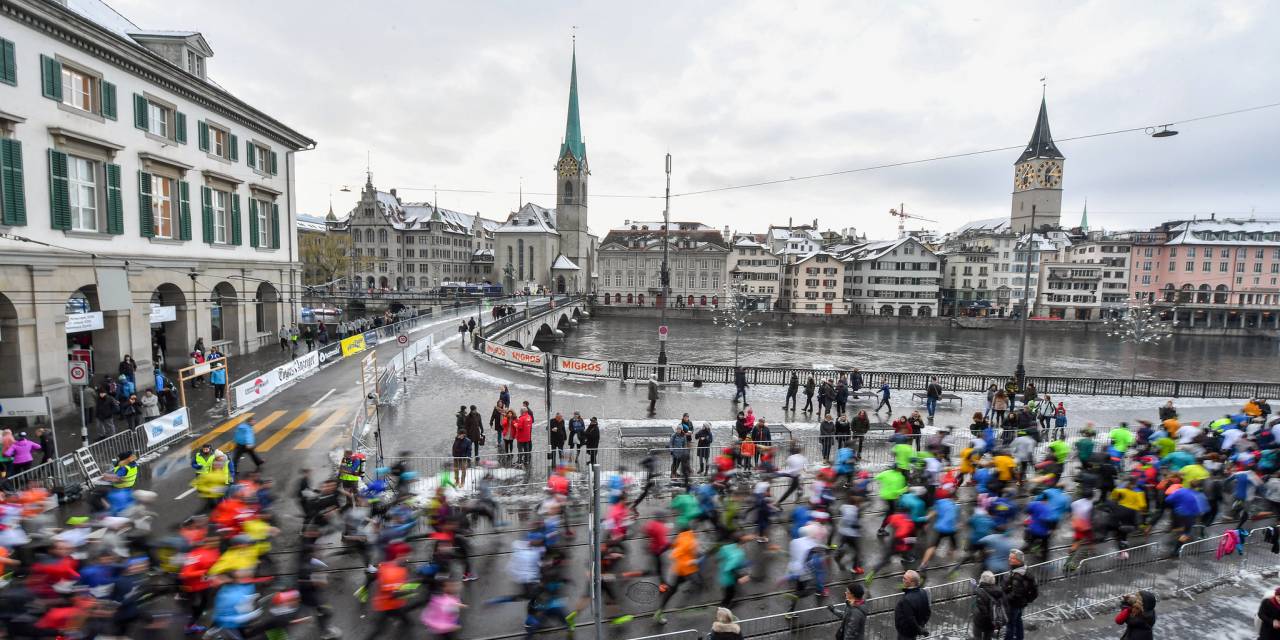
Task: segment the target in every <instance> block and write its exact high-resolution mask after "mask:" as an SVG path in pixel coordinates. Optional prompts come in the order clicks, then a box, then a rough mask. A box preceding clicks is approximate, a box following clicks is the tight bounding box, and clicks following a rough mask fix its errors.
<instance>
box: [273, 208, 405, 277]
mask: <svg viewBox="0 0 1280 640" xmlns="http://www.w3.org/2000/svg"><path fill="white" fill-rule="evenodd" d="M271 207H272V204H271V201H270V200H259V201H258V218H257V219H256V220H253V221H252V223H253V224H255V225H257V226H258V246H259V247H274V246H276V245H275V238H274V237H273V234H274V230H273V229H272V228H271ZM383 251H385V249H383ZM383 271H386V269H383Z"/></svg>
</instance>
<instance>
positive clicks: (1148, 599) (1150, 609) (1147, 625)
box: [1116, 591, 1156, 640]
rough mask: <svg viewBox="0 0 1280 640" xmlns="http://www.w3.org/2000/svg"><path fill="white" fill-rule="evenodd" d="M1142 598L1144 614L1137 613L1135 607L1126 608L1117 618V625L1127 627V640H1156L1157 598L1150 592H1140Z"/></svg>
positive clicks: (1125, 632) (1125, 633) (1125, 634)
mask: <svg viewBox="0 0 1280 640" xmlns="http://www.w3.org/2000/svg"><path fill="white" fill-rule="evenodd" d="M1138 595H1139V597H1141V598H1142V612H1141V613H1135V612H1134V610H1133V607H1130V606H1125V608H1123V609H1121V610H1120V613H1119V615H1117V616H1116V624H1123V625H1125V631H1124V637H1125V639H1126V640H1154V638H1155V634H1154V631H1153V630H1154V629H1155V626H1156V596H1155V594H1153V593H1151V592H1150V591H1139V592H1138Z"/></svg>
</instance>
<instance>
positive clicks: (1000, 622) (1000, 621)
mask: <svg viewBox="0 0 1280 640" xmlns="http://www.w3.org/2000/svg"><path fill="white" fill-rule="evenodd" d="M978 591H981V592H982V595H983V597H985V598H986V599H987V600H990V601H991V628H992V629H995V630H996V631H999V630H1000V629H1003V628H1004V627H1005V626H1006V625H1008V624H1009V609H1008V607H1006V606H1005V604H1004V602H1002V601H1000V600H996V599H995V597H993V596H992V595H991V594H989V593H987V592H986V591H983V590H982V588H981V587H979V589H978Z"/></svg>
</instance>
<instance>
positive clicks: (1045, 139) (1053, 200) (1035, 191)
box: [1009, 97, 1065, 233]
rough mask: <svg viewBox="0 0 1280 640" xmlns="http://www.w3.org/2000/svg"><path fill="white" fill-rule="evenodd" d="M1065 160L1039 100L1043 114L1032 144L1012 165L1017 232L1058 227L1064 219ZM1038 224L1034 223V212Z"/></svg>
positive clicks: (1013, 217) (1011, 217) (1012, 217)
mask: <svg viewBox="0 0 1280 640" xmlns="http://www.w3.org/2000/svg"><path fill="white" fill-rule="evenodd" d="M1064 162H1065V158H1063V157H1062V152H1060V151H1058V147H1057V145H1055V144H1053V135H1052V134H1050V133H1049V110H1048V108H1047V107H1046V106H1045V100H1044V98H1043V97H1041V98H1040V115H1039V117H1038V118H1036V128H1035V130H1034V131H1032V132H1031V142H1028V143H1027V148H1026V150H1024V151H1023V152H1022V155H1021V156H1018V161H1017V162H1015V163H1013V211H1012V212H1011V213H1010V215H1009V222H1010V226H1011V228H1012V230H1013V231H1014V232H1015V233H1023V232H1026V231H1030V230H1032V225H1033V224H1034V228H1035V229H1039V228H1041V227H1044V226H1045V225H1048V226H1050V227H1057V226H1059V222H1060V219H1061V217H1062V166H1063V163H1064ZM1033 210H1034V211H1035V221H1034V223H1033V222H1032V219H1031V218H1032V211H1033Z"/></svg>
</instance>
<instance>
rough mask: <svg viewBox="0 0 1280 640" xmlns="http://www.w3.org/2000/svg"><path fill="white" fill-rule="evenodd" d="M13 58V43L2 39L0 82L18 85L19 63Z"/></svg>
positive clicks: (0, 39) (0, 41) (0, 47)
mask: <svg viewBox="0 0 1280 640" xmlns="http://www.w3.org/2000/svg"><path fill="white" fill-rule="evenodd" d="M13 56H14V51H13V42H11V41H9V40H5V39H4V38H0V82H3V83H5V84H12V85H17V84H18V61H17V60H16V59H14V57H13Z"/></svg>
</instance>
